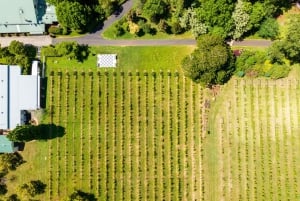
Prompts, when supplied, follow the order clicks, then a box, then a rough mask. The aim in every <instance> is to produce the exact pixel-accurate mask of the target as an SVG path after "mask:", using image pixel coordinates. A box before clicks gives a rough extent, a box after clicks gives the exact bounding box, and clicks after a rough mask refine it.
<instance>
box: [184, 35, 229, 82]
mask: <svg viewBox="0 0 300 201" xmlns="http://www.w3.org/2000/svg"><path fill="white" fill-rule="evenodd" d="M182 68H183V70H184V72H185V75H186V76H187V77H189V78H191V79H192V80H193V81H195V82H199V83H201V84H203V85H206V86H207V85H211V84H223V83H224V82H226V81H227V80H228V79H229V78H230V76H231V74H232V72H233V71H234V59H233V55H232V52H231V50H230V48H229V46H228V45H227V44H226V43H225V42H224V41H223V39H222V38H221V37H219V36H215V35H202V36H200V37H199V39H198V48H197V49H196V50H195V51H194V52H193V53H192V54H191V55H189V56H187V57H185V58H184V59H183V61H182Z"/></svg>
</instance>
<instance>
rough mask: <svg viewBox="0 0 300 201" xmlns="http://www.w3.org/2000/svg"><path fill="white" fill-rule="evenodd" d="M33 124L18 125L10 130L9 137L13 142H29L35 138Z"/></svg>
mask: <svg viewBox="0 0 300 201" xmlns="http://www.w3.org/2000/svg"><path fill="white" fill-rule="evenodd" d="M34 131H35V130H34V126H33V125H23V126H17V127H16V128H15V129H14V130H12V131H10V132H9V134H8V135H7V138H8V139H9V140H10V141H13V142H27V141H31V140H34V139H35V136H36V133H35V132H34Z"/></svg>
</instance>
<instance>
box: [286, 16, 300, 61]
mask: <svg viewBox="0 0 300 201" xmlns="http://www.w3.org/2000/svg"><path fill="white" fill-rule="evenodd" d="M284 52H285V56H286V57H287V58H288V59H289V60H290V61H292V62H293V63H299V62H300V16H299V15H292V16H291V18H290V22H289V24H288V30H287V33H286V38H285V39H284Z"/></svg>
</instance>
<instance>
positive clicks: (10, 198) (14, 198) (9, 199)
mask: <svg viewBox="0 0 300 201" xmlns="http://www.w3.org/2000/svg"><path fill="white" fill-rule="evenodd" d="M6 201H21V200H20V199H19V198H18V195H17V194H11V195H10V196H8V197H7V198H6Z"/></svg>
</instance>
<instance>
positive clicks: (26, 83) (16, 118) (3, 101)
mask: <svg viewBox="0 0 300 201" xmlns="http://www.w3.org/2000/svg"><path fill="white" fill-rule="evenodd" d="M32 69H33V71H38V68H36V67H34V68H32ZM38 108H40V76H39V74H38V72H32V75H21V68H20V67H19V66H15V65H0V131H1V132H0V137H1V139H0V153H1V152H3V151H5V150H8V148H7V147H8V146H10V145H9V143H8V142H7V140H6V139H4V138H6V137H5V135H4V134H5V132H8V131H9V130H13V129H14V128H16V126H18V125H23V124H24V123H25V122H26V121H28V120H27V117H26V111H28V110H36V109H38ZM4 131H5V132H4ZM1 143H2V144H1ZM2 148H3V149H2ZM10 150H13V149H10Z"/></svg>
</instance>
